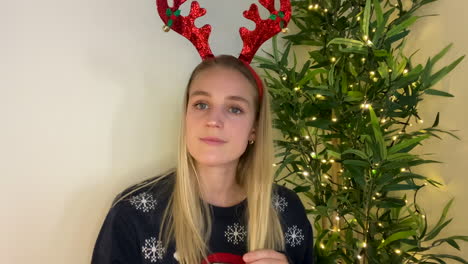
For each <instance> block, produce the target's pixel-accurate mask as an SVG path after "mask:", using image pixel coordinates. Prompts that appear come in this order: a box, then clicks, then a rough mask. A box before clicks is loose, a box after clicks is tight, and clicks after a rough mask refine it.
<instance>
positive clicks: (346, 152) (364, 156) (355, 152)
mask: <svg viewBox="0 0 468 264" xmlns="http://www.w3.org/2000/svg"><path fill="white" fill-rule="evenodd" d="M345 154H354V155H357V156H359V157H360V158H362V159H364V160H367V159H369V157H368V156H367V155H366V153H364V152H363V151H360V150H358V149H347V150H345V151H343V153H341V155H345Z"/></svg>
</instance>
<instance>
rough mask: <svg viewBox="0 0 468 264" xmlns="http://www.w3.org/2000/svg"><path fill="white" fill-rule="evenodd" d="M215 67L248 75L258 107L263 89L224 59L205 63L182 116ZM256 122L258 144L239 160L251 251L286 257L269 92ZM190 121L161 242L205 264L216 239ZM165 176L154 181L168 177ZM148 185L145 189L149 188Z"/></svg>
mask: <svg viewBox="0 0 468 264" xmlns="http://www.w3.org/2000/svg"><path fill="white" fill-rule="evenodd" d="M213 67H223V68H228V69H234V70H236V71H238V72H240V73H242V74H243V76H245V77H246V79H247V80H248V81H249V82H250V83H251V84H252V86H253V87H254V88H255V90H256V98H255V101H256V102H258V101H259V100H258V87H257V84H256V81H255V78H254V76H253V74H252V72H251V71H250V70H249V69H248V68H247V66H246V65H244V64H243V63H242V62H241V61H240V60H239V59H237V58H235V57H233V56H229V55H220V56H217V57H214V58H210V59H207V60H204V61H202V62H201V63H200V64H199V65H198V66H197V67H196V68H195V69H194V71H193V72H192V74H191V77H190V79H189V82H188V84H187V87H186V92H185V98H184V104H183V113H184V114H185V113H186V110H187V103H188V100H189V90H190V85H191V83H192V81H193V80H194V78H195V77H196V76H197V75H198V74H199V73H201V72H203V71H205V70H207V69H211V68H213ZM256 108H257V113H256V121H255V125H254V126H255V131H256V143H255V144H252V145H251V144H248V146H247V149H246V150H245V152H244V153H243V154H242V155H241V157H240V158H239V163H238V167H237V174H236V181H237V183H238V184H239V185H240V186H241V187H242V188H244V190H245V192H246V194H247V213H246V219H245V220H246V223H247V230H248V232H247V249H248V251H253V250H257V249H274V250H278V251H284V249H285V245H284V235H283V230H282V227H281V223H280V218H279V216H278V214H277V212H276V210H275V209H274V208H273V206H272V195H273V194H272V191H273V190H272V188H273V171H272V163H273V140H272V124H271V115H270V105H269V99H268V93H267V90H266V87H264V92H263V97H262V100H261V102H260V103H257V107H256ZM185 131H186V124H185V118H181V126H180V133H179V145H178V162H177V168H176V171H175V182H174V190H173V192H172V195H171V197H170V198H169V202H168V205H167V207H166V210H165V212H164V215H163V220H162V224H161V227H160V232H159V239H162V240H163V243H164V245H165V247H166V248H167V246H168V245H169V243H170V242H171V241H172V242H175V244H176V249H177V254H178V261H179V263H182V264H195V263H200V262H201V260H202V259H205V258H206V257H207V255H208V254H210V252H209V248H208V245H207V242H206V241H209V238H210V236H211V226H212V222H211V211H210V207H209V205H208V204H207V203H206V202H204V201H203V200H202V199H200V197H201V193H200V182H199V176H198V174H197V170H196V168H195V160H194V159H193V157H192V156H191V155H190V154H189V152H188V150H187V146H186V137H185ZM168 175H170V173H169V174H163V175H161V177H157V178H156V179H154V180H153V183H154V182H155V181H159V180H160V178H163V177H165V176H168ZM149 184H151V183H148V184H146V185H149Z"/></svg>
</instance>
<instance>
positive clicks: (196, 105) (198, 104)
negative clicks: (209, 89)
mask: <svg viewBox="0 0 468 264" xmlns="http://www.w3.org/2000/svg"><path fill="white" fill-rule="evenodd" d="M200 105H204V106H208V105H207V104H205V103H196V104H194V105H193V106H195V108H197V109H199V110H203V109H206V108H203V107H201V108H200V107H198V106H200Z"/></svg>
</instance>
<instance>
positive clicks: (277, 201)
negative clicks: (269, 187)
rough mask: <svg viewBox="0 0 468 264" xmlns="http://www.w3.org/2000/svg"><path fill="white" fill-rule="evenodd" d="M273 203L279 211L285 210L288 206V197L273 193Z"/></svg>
mask: <svg viewBox="0 0 468 264" xmlns="http://www.w3.org/2000/svg"><path fill="white" fill-rule="evenodd" d="M272 203H273V207H275V209H276V211H279V212H284V210H285V209H286V207H288V202H286V198H284V197H282V196H279V195H278V194H275V195H273V199H272Z"/></svg>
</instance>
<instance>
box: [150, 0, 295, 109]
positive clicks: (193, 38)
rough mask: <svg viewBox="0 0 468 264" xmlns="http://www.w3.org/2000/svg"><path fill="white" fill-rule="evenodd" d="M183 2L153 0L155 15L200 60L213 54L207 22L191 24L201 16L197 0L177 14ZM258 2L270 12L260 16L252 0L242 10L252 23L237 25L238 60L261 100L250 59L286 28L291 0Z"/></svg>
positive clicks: (258, 83)
mask: <svg viewBox="0 0 468 264" xmlns="http://www.w3.org/2000/svg"><path fill="white" fill-rule="evenodd" d="M185 2H186V0H174V6H173V7H170V6H169V5H168V3H167V0H156V5H157V7H158V13H159V16H160V17H161V19H162V20H163V21H164V23H165V26H164V31H166V32H167V31H169V30H170V29H172V30H174V31H175V32H177V33H179V34H180V35H182V36H184V37H185V38H187V39H188V40H190V42H192V44H193V45H194V46H195V48H196V49H197V51H198V53H199V54H200V56H201V58H202V59H203V60H205V59H208V58H212V57H214V55H213V53H212V52H211V48H210V45H209V43H208V39H209V37H210V33H211V26H210V25H204V26H203V27H201V28H198V27H196V26H195V19H197V18H199V17H202V16H204V15H205V14H206V10H205V9H204V8H200V5H199V4H198V2H197V1H193V2H192V6H191V9H190V13H189V15H188V16H181V15H180V9H179V7H180V6H181V5H182V4H183V3H185ZM259 2H260V4H262V6H264V7H265V8H266V9H268V11H270V16H269V17H268V18H267V19H262V18H261V17H260V14H259V13H258V8H257V5H256V4H252V5H251V6H250V9H249V10H247V11H244V17H245V18H247V19H250V20H252V21H254V22H255V25H256V27H255V29H254V30H248V29H247V28H245V27H241V28H240V29H239V32H240V35H241V38H242V41H243V42H244V45H243V48H242V51H241V54H240V55H239V60H241V61H242V62H243V63H244V64H245V65H246V66H247V67H248V68H249V70H250V71H251V72H252V73H253V75H254V77H255V79H256V82H257V86H258V89H259V91H258V94H259V98H260V101H261V98H262V96H263V86H262V82H261V80H260V78H259V77H258V75H257V73H256V72H255V71H254V70H253V69H252V67H250V62H251V61H252V59H253V57H254V55H255V53H256V52H257V50H258V49H259V48H260V46H261V45H262V44H263V43H264V42H265V41H267V40H268V39H270V38H271V37H273V36H274V35H276V34H277V33H279V32H280V31H282V30H283V31H285V30H286V26H287V24H288V22H289V19H290V18H291V2H290V0H280V8H279V10H276V9H275V0H259Z"/></svg>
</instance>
